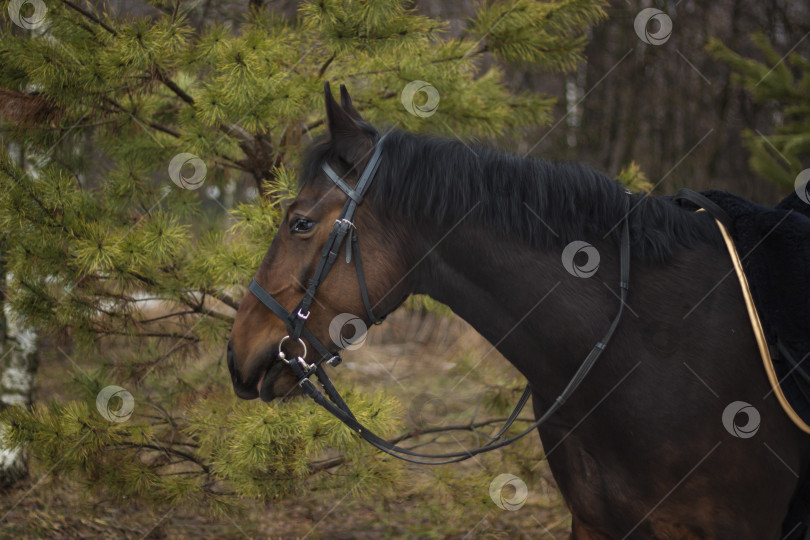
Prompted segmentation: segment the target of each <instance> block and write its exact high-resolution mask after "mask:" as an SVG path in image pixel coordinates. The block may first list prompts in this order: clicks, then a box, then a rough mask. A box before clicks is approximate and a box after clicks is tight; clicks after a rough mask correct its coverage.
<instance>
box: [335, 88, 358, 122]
mask: <svg viewBox="0 0 810 540" xmlns="http://www.w3.org/2000/svg"><path fill="white" fill-rule="evenodd" d="M340 105H341V106H342V107H343V110H344V111H346V114H348V115H349V116H351V117H352V118H354V119H355V120H357V121H358V122H363V121H364V120H363V117H362V116H360V113H359V112H357V109H355V108H354V105H353V104H352V98H351V96H349V91H348V90H347V89H346V85H345V84H341V85H340Z"/></svg>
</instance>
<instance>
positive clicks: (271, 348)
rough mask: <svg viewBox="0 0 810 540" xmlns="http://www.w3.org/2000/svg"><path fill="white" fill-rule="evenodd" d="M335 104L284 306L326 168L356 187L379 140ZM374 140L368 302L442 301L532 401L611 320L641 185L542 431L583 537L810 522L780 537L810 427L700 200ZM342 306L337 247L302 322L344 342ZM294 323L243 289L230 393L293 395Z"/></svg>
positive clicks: (603, 315) (305, 182) (309, 160)
mask: <svg viewBox="0 0 810 540" xmlns="http://www.w3.org/2000/svg"><path fill="white" fill-rule="evenodd" d="M342 98H343V99H342V106H341V105H339V104H338V103H336V102H335V100H334V99H333V97H332V95H331V93H329V92H327V95H326V109H327V111H326V112H327V119H328V126H329V133H328V135H327V136H326V137H325V138H323V139H322V140H319V141H316V143H314V144H313V146H312V148H310V150H309V152H308V153H307V156H306V159H305V163H304V165H303V168H302V176H301V190H300V193H299V194H298V196H297V198H296V199H295V201H294V202H293V203H292V205H291V206H290V207H289V209H288V210H287V214H286V217H285V219H284V221H283V223H282V224H281V226H280V228H279V231H278V234H277V235H276V237H275V239H274V240H273V243H272V245H271V246H270V249H269V250H268V252H267V255H266V256H265V258H264V260H263V262H262V264H261V266H260V268H259V270H258V273H257V275H256V281H257V282H258V283H259V284H260V285H261V286H262V287H263V288H264V289H265V290H266V291H268V292H270V293H271V294H272V295H273V296H274V297H275V298H276V299H277V300H278V301H279V302H280V303H281V304H282V305H283V306H284V308H285V309H287V310H292V309H293V307H294V306H296V304H297V303H298V301H299V300H300V299H301V298H302V296H303V294H304V289H305V287H306V284H307V281H308V280H309V279H310V277H311V276H312V274H313V272H314V271H315V267H316V265H317V264H318V262H319V260H320V257H321V250H322V247H323V245H324V242H325V241H326V239H327V236H328V235H329V233H330V231H331V230H332V226H333V223H334V221H335V219H336V217H337V216H338V215H339V213H340V211H341V208H342V207H343V205H344V203H345V202H346V195H345V194H344V192H343V191H341V190H340V189H337V188H336V187H335V185H334V184H333V182H332V181H329V180H328V179H327V178H326V176H325V175H324V173H323V172H322V169H321V164H322V163H324V162H326V163H328V164H329V165H330V166H331V167H332V169H334V171H337V173H338V174H340V175H341V176H343V177H345V179H346V181H347V182H348V183H349V184H352V182H355V181H356V180H357V174H358V172H359V171H362V170H363V168H364V167H365V164H366V161H367V160H368V159H369V155H370V154H371V151H372V149H373V148H374V146H375V143H376V141H377V140H378V137H379V135H378V132H377V130H376V129H374V128H373V127H372V126H370V125H369V124H367V123H366V122H364V121H363V120H362V118H361V117H360V115H359V114H358V113H357V111H356V110H355V109H354V107H353V106H352V104H351V100H350V99H349V97H348V94H346V93H345V92H344V93H343V96H342ZM381 145H382V157H381V164H380V167H379V170H378V172H377V176H376V178H375V180H374V184H373V185H372V186H371V187H370V189H369V191H368V194H367V197H366V199H365V201H363V203H362V204H361V205H360V206H359V207H358V210H357V214H356V218H355V220H354V223H355V226H356V228H357V231H358V232H359V236H358V238H359V249H358V253H359V254H360V256H361V258H362V264H363V267H364V268H365V280H366V283H367V284H368V294H369V297H370V300H371V304H372V305H373V309H374V313H375V314H377V315H378V316H382V315H385V314H388V313H390V312H391V311H393V310H394V309H396V308H397V306H399V305H400V304H401V303H402V302H403V300H404V299H405V298H406V297H407V296H408V295H410V294H414V293H422V294H427V295H430V296H431V297H433V298H435V299H436V300H438V301H440V302H443V303H445V304H447V305H448V306H450V307H451V308H452V309H453V311H454V312H455V313H457V314H458V315H459V316H461V317H462V318H463V319H465V320H466V321H468V322H469V323H470V324H471V325H473V326H474V327H475V328H476V329H477V331H478V332H480V333H481V334H482V335H483V336H484V337H486V338H487V339H488V340H489V341H490V342H491V343H493V344H495V345H496V346H497V349H498V350H499V351H500V352H501V353H502V354H503V355H504V356H505V357H506V358H507V359H508V360H509V361H510V362H511V363H512V364H514V365H515V367H516V368H517V369H518V370H520V372H521V373H522V374H523V375H524V376H525V377H526V379H528V381H529V382H530V384H531V386H532V390H533V403H534V407H535V413H536V414H538V415H539V414H541V413H542V412H543V411H545V410H547V409H548V408H549V407H550V406H551V404H552V401H553V400H554V398H555V397H556V396H557V395H558V394H559V393H560V391H561V390H562V388H563V387H564V386H565V385H566V384H567V383H568V380H569V379H570V378H571V376H572V375H573V374H574V372H575V371H576V369H577V368H578V367H579V365H580V363H581V361H582V358H583V357H584V356H585V355H586V354H587V353H588V351H589V350H590V348H591V347H592V346H593V343H595V342H596V341H597V340H599V339H600V337H601V336H602V334H603V333H604V331H605V328H606V327H607V326H608V325H609V324H610V321H611V320H612V318H613V316H614V314H615V311H616V309H617V305H618V302H619V300H618V292H617V287H616V284H617V283H618V282H619V248H618V244H619V234H620V229H621V227H620V226H619V224H620V223H621V222H622V218H623V216H624V215H625V209H626V208H627V207H626V204H627V198H628V197H629V199H630V201H629V202H630V207H631V208H632V212H631V214H630V218H629V223H630V231H631V240H632V253H633V258H632V269H633V270H632V286H631V288H630V292H629V297H628V307H629V309H630V310H631V312H630V313H629V314H627V315H625V317H624V318H623V319H622V321H621V324H620V326H619V327H618V330H617V331H616V333H615V335H614V337H613V339H612V341H611V342H610V344H609V346H608V347H607V349H606V350H605V352H604V354H603V355H602V356H601V358H599V360H598V362H597V363H596V365H595V366H594V368H593V370H592V371H591V372H590V374H589V375H588V376H587V377H586V378H585V380H584V382H583V383H582V384H581V386H580V387H579V388H578V389H577V390H576V392H575V393H574V394H573V396H572V398H571V399H570V400H569V401H568V402H567V403H566V404H565V405H563V406H562V408H560V409H559V410H558V411H557V412H556V413H555V414H554V415H553V416H552V417H551V418H550V420H549V421H548V422H546V423H545V424H543V425H542V426H541V427H540V428H539V433H540V437H541V439H542V442H543V446H544V448H545V449H546V450H547V452H548V462H549V465H550V467H551V470H552V472H553V474H554V476H555V478H556V480H557V482H558V484H559V487H560V490H561V491H562V494H563V496H564V497H565V499H566V501H567V503H568V506H569V508H570V511H571V513H572V515H573V534H572V538H575V539H621V538H639V539H642V538H644V539H646V538H661V539H665V538H666V539H674V538H719V539H778V538H781V537H782V536H783V535H784V534H786V533H790V532H791V529H794V530H793V531H792V535H796V534H797V533H798V532H799V531H800V530H802V526H801V524H799V523H797V522H796V523H787V522H785V524H784V527H785V530H784V531H783V522H784V521H785V519H786V515H787V513H788V508H789V506H790V505H791V502H792V501H794V499H796V497H797V492H798V490H799V488H800V487H801V486H802V484H803V482H804V480H805V477H806V475H807V472H808V470H807V469H808V458H810V452H809V451H808V450H810V437H808V436H806V435H805V434H803V433H802V432H801V431H800V430H799V429H798V428H797V427H796V426H794V425H793V424H792V423H791V421H790V420H789V418H788V417H787V415H786V414H785V413H784V412H783V411H782V409H781V408H780V405H779V403H778V402H777V400H776V399H775V398H774V397H773V396H770V397H768V395H769V390H770V388H769V383H768V380H767V378H766V374H765V371H764V370H763V368H762V362H761V360H760V358H759V356H758V351H757V346H756V343H755V339H754V335H753V333H752V330H751V326H750V323H749V320H748V317H747V314H746V310H745V307H744V303H743V298H742V295H741V292H740V286H739V284H738V283H737V282H736V281H735V280H734V279H733V273H732V277H731V278H728V279H726V276H727V275H728V274H729V273H730V272H732V266H731V262H730V259H729V257H728V253H727V252H726V251H725V248H724V247H723V245H722V241H721V239H720V235H719V233H718V231H717V228H716V225H715V223H714V222H713V221H712V219H711V218H710V217H709V216H708V215H706V213H700V214H695V213H692V212H689V211H686V210H684V209H681V208H680V207H678V206H676V205H674V204H672V203H671V202H669V201H666V200H662V199H659V198H655V197H648V196H642V195H627V194H626V193H625V192H624V190H623V189H622V188H621V186H620V185H619V184H617V183H616V182H615V181H613V180H611V179H609V178H607V177H605V176H603V175H601V174H599V173H597V172H595V171H593V170H590V169H587V168H585V167H582V166H578V165H575V164H565V163H547V162H541V161H538V160H529V159H521V158H516V157H511V156H508V155H505V154H502V153H499V152H496V151H493V150H489V149H486V148H481V147H475V148H472V149H470V148H469V147H467V146H466V145H465V144H463V143H461V142H458V141H451V140H443V139H437V138H431V137H426V136H419V135H413V134H409V133H405V132H400V131H392V132H391V133H389V134H388V136H387V137H386V138H385V140H384V141H383V142H382V143H381ZM574 241H578V242H581V243H580V244H575V245H574V246H575V248H573V251H572V248H571V247H570V246H572V242H574ZM585 242H587V245H586V244H585ZM577 246H579V247H577ZM583 246H584V247H583ZM577 251H578V252H579V254H576V253H575V252H577ZM342 313H354V314H358V315H361V314H366V313H367V310H366V307H365V305H364V303H363V301H362V298H361V294H360V287H359V282H358V277H357V273H356V272H355V268H354V265H353V264H346V263H345V261H344V260H343V258H342V255H341V256H340V257H338V259H337V262H336V263H335V265H334V267H333V269H332V270H331V272H329V274H328V275H327V277H326V279H325V281H324V282H323V284H322V285H321V286H320V288H319V289H318V292H317V296H316V302H315V303H314V304H313V305H312V309H311V313H310V315H309V318H308V319H307V323H306V327H307V328H308V329H309V331H311V332H312V333H313V334H314V335H315V336H316V337H317V339H319V340H320V341H321V342H322V343H325V344H326V343H328V344H330V347H333V348H334V351H337V349H338V345H335V344H334V343H333V341H332V340H331V339H330V335H329V326H330V323H331V322H332V320H333V319H334V318H335V317H336V316H338V315H339V314H342ZM363 317H365V318H366V320H365V322H366V324H370V322H371V321H370V320H368V317H367V315H363ZM286 335H287V330H286V328H285V325H284V323H283V322H282V321H281V320H280V319H279V318H278V317H276V316H275V315H274V314H273V313H271V312H270V311H269V310H268V309H267V308H266V307H265V306H264V305H263V304H262V303H261V302H260V301H259V300H257V298H255V297H254V296H253V295H251V294H248V295H246V296H245V298H244V299H243V300H242V303H241V305H240V306H239V312H238V314H237V317H236V321H235V323H234V326H233V333H232V337H231V342H230V343H229V348H228V363H229V367H230V369H231V374H232V377H233V385H234V389H235V391H236V393H237V395H239V396H240V397H242V398H245V399H253V398H256V397H261V398H262V399H263V400H265V401H270V400H272V399H274V398H276V397H281V396H285V395H287V394H288V393H290V392H291V390H292V389H293V388H294V387H295V382H296V379H295V377H294V376H293V374H292V372H291V371H290V368H289V367H287V366H286V365H285V364H283V363H282V362H280V361H279V358H278V351H279V343H280V341H281V340H282V338H284V336H286ZM290 341H292V340H290ZM288 346H290V347H293V348H294V347H297V345H295V344H293V343H289V342H288V343H285V344H284V347H285V350H286V347H288ZM309 349H310V355H312V351H311V347H310V348H309ZM300 353H301V351H291V354H300ZM737 401H742V402H747V403H749V404H751V405H753V407H754V408H755V410H756V412H758V413H759V417H760V419H761V421H760V423H759V427H758V430H756V431H755V433H754V434H753V436H750V435H751V434H750V433H744V432H742V431H737V434H736V435H735V434H734V432H735V430H733V429H727V428H728V427H729V423H728V422H726V425H725V426H724V422H723V415H724V412H726V411H727V407H728V406H729V405H730V404H732V403H733V402H737ZM731 414H732V420H733V415H734V412H732V413H731ZM743 418H744V417H743ZM750 418H753V417H749V419H750ZM738 423H746V422H738ZM749 424H751V422H749ZM731 427H733V426H731ZM750 427H755V426H751V425H749V428H750ZM740 434H742V436H739V435H740ZM791 537H793V536H791Z"/></svg>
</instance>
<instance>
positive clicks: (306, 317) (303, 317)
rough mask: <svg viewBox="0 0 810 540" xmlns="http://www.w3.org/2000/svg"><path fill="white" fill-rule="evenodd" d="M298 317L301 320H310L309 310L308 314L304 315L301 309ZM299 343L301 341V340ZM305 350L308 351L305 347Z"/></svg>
mask: <svg viewBox="0 0 810 540" xmlns="http://www.w3.org/2000/svg"><path fill="white" fill-rule="evenodd" d="M298 317H299V318H301V319H304V320H307V319H309V310H307V312H306V314H304V313H301V310H300V309H299V310H298ZM287 337H289V336H287ZM298 341H301V340H300V339H299V340H298ZM302 343H303V342H302ZM304 348H305V349H306V347H304Z"/></svg>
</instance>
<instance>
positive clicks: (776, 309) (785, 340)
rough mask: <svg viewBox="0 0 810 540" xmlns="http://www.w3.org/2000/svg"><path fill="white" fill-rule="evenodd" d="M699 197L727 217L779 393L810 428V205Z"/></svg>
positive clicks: (714, 194) (794, 200)
mask: <svg viewBox="0 0 810 540" xmlns="http://www.w3.org/2000/svg"><path fill="white" fill-rule="evenodd" d="M702 194H703V195H704V196H706V197H708V198H709V199H711V200H712V201H713V202H715V203H716V204H717V205H719V206H720V207H721V208H722V209H723V210H725V212H726V213H727V214H728V215H729V217H730V219H731V228H732V230H731V231H730V232H731V236H732V238H733V239H734V243H735V245H736V247H737V252H738V253H739V256H740V259H741V260H742V264H743V269H744V271H745V275H746V277H747V279H748V284H749V286H750V289H751V295H752V297H753V299H754V304H755V305H756V308H757V311H758V312H759V318H760V320H761V322H762V328H763V330H764V332H765V337H766V339H767V341H768V345H769V348H770V351H771V357H772V360H773V364H774V370H775V372H776V375H777V377H778V378H779V380H780V381H781V382H780V385H781V387H782V391H783V392H784V394H785V397H786V398H787V400H788V402H789V403H790V404H791V406H792V407H793V409H794V410H795V411H796V413H797V414H798V415H799V416H800V417H801V418H802V420H804V422H805V423H807V424H810V204H807V203H805V202H804V201H802V200H801V199H800V198H799V197H798V195H797V194H796V193H793V194H791V195H790V196H789V197H787V198H786V199H784V200H783V201H782V202H780V203H779V204H778V205H777V206H776V207H774V208H769V207H766V206H761V205H758V204H755V203H752V202H750V201H747V200H745V199H743V198H741V197H737V196H736V195H731V194H730V193H725V192H722V191H704V192H702ZM791 358H792V360H791Z"/></svg>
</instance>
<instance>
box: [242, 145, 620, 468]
mask: <svg viewBox="0 0 810 540" xmlns="http://www.w3.org/2000/svg"><path fill="white" fill-rule="evenodd" d="M384 139H385V136H383V137H381V138H380V139H379V140H378V141H377V142H376V145H375V148H374V152H373V154H372V156H371V158H370V159H369V162H368V164H367V165H366V167H365V169H364V170H363V172H362V173H361V174H360V177H359V179H358V181H357V184H356V185H355V188H354V189H352V188H351V187H350V186H349V185H348V184H347V183H346V182H345V181H344V180H343V179H342V178H341V177H340V176H338V175H337V174H336V173H335V171H334V170H333V169H332V167H330V166H329V164H328V163H325V162H324V163H323V164H321V169H322V170H323V171H324V173H325V174H326V176H327V177H328V178H329V179H330V180H331V181H332V182H333V183H334V184H335V185H336V186H337V187H338V188H340V189H341V190H342V191H343V192H344V193H345V194H346V196H347V200H346V203H345V204H344V206H343V211H342V212H341V213H340V216H339V217H338V218H337V219H336V220H335V223H334V225H333V226H332V232H331V233H330V234H329V237H328V238H327V240H326V244H325V245H324V247H323V250H322V252H321V260H320V262H319V263H318V266H317V268H316V270H315V272H314V274H313V276H312V279H310V280H309V282H308V287H307V290H306V292H305V294H304V296H303V298H302V299H301V301H300V302H299V303H298V305H297V306H296V307H295V308H294V309H293V310H292V312H289V311H287V310H286V309H284V307H283V306H282V305H281V304H280V303H279V302H278V301H276V299H275V298H273V296H272V295H271V294H270V293H268V292H267V291H266V290H265V289H264V288H263V287H262V286H261V285H259V284H258V282H256V279H255V278H254V279H253V280H252V281H251V282H250V286H249V287H248V288H249V290H250V292H251V293H253V295H255V296H256V298H257V299H258V300H259V301H260V302H261V303H262V304H264V305H265V306H266V307H267V308H268V309H269V310H270V311H272V312H273V313H274V314H275V315H276V316H278V317H279V318H280V319H281V320H282V321H284V324H285V325H286V327H287V332H288V334H287V336H285V337H284V338H282V340H281V342H279V349H278V350H279V352H278V356H279V358H280V359H281V360H282V362H284V363H285V364H287V365H288V366H289V367H290V368H291V369H292V371H293V373H294V374H295V376H296V378H297V379H298V385H299V386H300V387H301V389H302V390H303V392H304V394H306V395H307V396H308V397H310V398H311V399H312V400H313V401H315V402H316V403H317V404H318V405H320V406H321V407H323V408H324V409H326V410H327V411H329V412H330V413H331V414H332V415H334V416H335V417H336V418H337V419H338V420H340V421H341V422H343V423H344V424H345V425H346V426H348V427H349V429H351V430H352V431H354V432H355V433H357V434H358V435H360V436H361V437H362V438H363V439H365V440H366V441H367V442H369V443H370V444H372V445H373V446H375V447H376V448H378V449H379V450H381V451H383V452H385V453H387V454H389V455H391V456H394V457H396V458H398V459H401V460H404V461H408V462H411V463H419V464H424V465H442V464H446V463H455V462H458V461H464V460H466V459H469V458H471V457H473V456H476V455H478V454H481V453H484V452H490V451H492V450H496V449H498V448H502V447H504V446H506V445H508V444H511V443H513V442H514V441H516V440H518V439H520V438H522V437H525V436H526V435H528V434H529V433H531V432H532V431H534V430H535V429H537V428H538V427H539V426H540V425H541V424H543V423H544V422H545V421H546V420H548V419H549V418H550V417H551V415H553V414H554V413H555V412H556V411H557V410H558V409H559V408H560V407H562V405H563V404H564V403H565V402H566V401H567V400H568V398H569V397H570V396H571V394H573V393H574V391H575V390H576V389H577V387H578V386H579V385H580V383H581V382H582V381H583V380H584V379H585V376H586V375H587V374H588V372H589V371H590V370H591V368H592V367H593V366H594V364H595V363H596V360H597V359H598V358H599V356H600V355H601V354H602V351H604V350H605V348H606V347H607V344H608V342H609V341H610V338H611V337H612V336H613V333H614V331H615V330H616V327H617V326H618V325H619V321H620V319H621V316H622V313H623V311H624V305H625V301H626V299H627V291H628V289H629V287H630V283H629V282H630V232H629V224H628V214H629V211H627V212H625V216H624V219H623V222H624V223H623V227H622V239H621V248H620V255H621V262H620V265H621V275H620V276H621V277H620V282H619V287H620V298H621V303H620V304H619V310H618V312H617V313H616V316H615V317H614V319H613V322H612V323H611V324H610V327H609V328H608V330H607V331H606V332H605V334H604V335H603V337H602V339H601V340H600V341H598V342H597V343H596V345H594V346H593V348H592V349H591V351H590V352H589V353H588V355H587V356H586V357H585V359H584V360H583V361H582V364H581V365H580V366H579V368H578V369H577V371H576V373H574V376H573V377H572V378H571V379H570V381H569V382H568V384H567V385H566V387H565V388H564V389H563V391H562V392H561V393H560V395H559V396H558V397H557V398H556V399H555V400H554V402H553V403H552V404H551V406H550V407H549V408H548V410H546V412H545V413H544V414H543V415H542V416H541V417H540V418H539V419H537V421H536V422H534V423H533V424H532V425H531V426H529V427H528V428H527V429H525V430H524V431H522V432H521V433H519V434H517V435H514V436H512V437H509V438H506V439H502V437H503V435H504V434H505V433H506V431H507V430H508V429H509V428H510V427H511V426H512V424H514V422H515V421H516V420H517V418H518V415H519V414H520V413H521V411H522V410H523V408H524V406H525V405H526V403H527V402H528V400H529V397H531V394H532V389H531V384H527V385H526V388H525V389H524V390H523V393H522V394H521V396H520V399H519V400H518V403H517V405H515V408H514V410H513V411H512V413H511V414H510V415H509V417H508V418H507V420H506V422H505V423H504V425H503V426H502V427H501V428H500V429H499V430H498V432H497V433H496V434H495V436H493V437H492V438H490V440H489V441H488V442H487V443H486V444H484V445H482V446H480V447H478V448H474V449H472V450H465V451H463V452H449V453H443V454H424V453H420V452H415V451H413V450H411V449H408V448H403V447H401V446H397V445H395V444H391V443H389V442H388V441H386V440H385V439H382V438H381V437H379V436H377V435H375V434H374V433H372V432H371V431H369V430H368V429H367V428H366V427H365V426H364V425H363V424H361V423H360V422H359V421H358V420H357V418H356V417H355V416H354V414H353V413H352V411H351V410H350V409H349V406H348V405H347V404H346V402H345V401H344V400H343V398H342V397H341V395H340V393H339V392H338V391H337V389H336V388H335V386H334V385H333V384H332V381H331V380H330V379H329V376H328V375H327V373H326V370H325V369H324V364H328V365H331V366H337V365H338V364H340V362H341V361H342V360H341V357H340V354H339V353H338V354H332V353H331V352H330V351H329V349H328V348H327V347H326V346H324V345H323V343H321V342H320V341H319V340H318V339H317V338H316V337H315V336H314V335H313V334H312V333H311V332H310V331H309V330H308V329H307V328H306V321H307V318H308V317H309V308H310V305H311V304H312V301H313V299H314V298H315V293H316V291H317V289H318V286H319V285H320V284H321V283H322V282H323V280H324V278H325V277H326V274H327V273H328V272H329V270H330V269H331V268H332V265H333V264H334V263H335V260H336V259H337V257H338V255H339V252H340V248H341V245H342V244H343V242H344V241H345V242H346V255H345V259H346V263H347V264H348V263H350V262H351V259H352V258H354V264H355V267H356V269H357V278H358V280H359V283H360V294H361V296H362V298H363V304H364V305H365V308H366V311H367V312H368V317H369V319H370V320H371V321H373V322H374V323H375V324H379V323H380V322H382V319H383V318H384V317H381V318H378V317H376V316H375V315H374V313H373V311H372V306H371V302H370V301H369V297H368V288H367V286H366V281H365V278H364V275H363V266H362V263H361V261H360V257H359V254H358V245H357V228H356V227H355V225H354V222H353V221H352V220H353V218H354V214H355V212H356V210H357V207H358V206H359V205H360V203H361V202H362V201H363V196H364V195H365V193H366V191H367V190H368V188H369V186H370V185H371V182H372V180H373V179H374V176H375V174H376V172H377V169H378V167H379V165H380V160H381V158H382V142H383V140H384ZM625 205H626V207H627V208H629V201H628V200H625ZM288 339H289V340H291V341H297V342H298V343H299V344H300V345H301V346H302V348H303V354H302V355H300V356H297V357H295V358H293V359H292V360H291V359H289V358H287V356H286V353H284V351H283V350H282V345H283V344H284V342H285V341H287V340H288ZM304 340H306V342H307V343H309V344H310V345H311V346H312V347H313V348H314V349H315V351H316V352H317V354H318V355H319V356H320V358H319V359H318V360H317V361H315V362H314V363H311V364H310V363H308V362H307V361H306V360H305V357H306V355H307V354H306V351H307V348H306V344H305V343H304ZM312 375H315V377H316V378H317V379H318V382H319V383H320V384H321V387H322V388H323V390H324V392H325V394H326V395H324V393H322V392H320V391H319V390H318V388H317V387H316V386H315V383H313V382H312V380H310V377H311V376H312ZM426 459H427V460H431V461H426Z"/></svg>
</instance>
